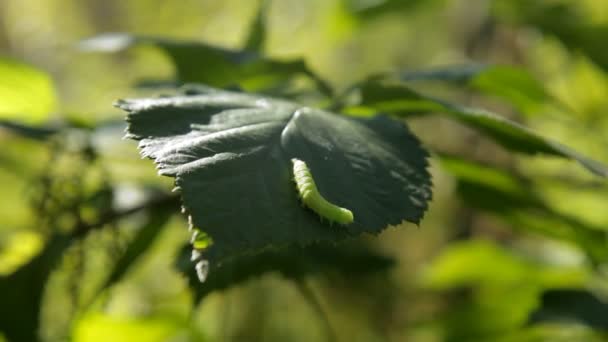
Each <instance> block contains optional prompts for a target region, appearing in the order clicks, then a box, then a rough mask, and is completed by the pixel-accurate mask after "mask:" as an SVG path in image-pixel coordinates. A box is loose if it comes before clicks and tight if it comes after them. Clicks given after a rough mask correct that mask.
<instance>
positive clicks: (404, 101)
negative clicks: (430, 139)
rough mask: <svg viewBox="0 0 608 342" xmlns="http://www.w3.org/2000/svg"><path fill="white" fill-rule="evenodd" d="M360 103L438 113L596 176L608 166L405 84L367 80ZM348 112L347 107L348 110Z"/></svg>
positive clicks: (401, 111)
mask: <svg viewBox="0 0 608 342" xmlns="http://www.w3.org/2000/svg"><path fill="white" fill-rule="evenodd" d="M359 90H360V92H361V100H360V105H362V106H367V107H371V108H373V109H375V110H378V111H380V112H387V113H391V114H395V115H412V114H428V113H438V114H442V115H446V116H447V117H449V118H451V119H454V120H456V121H458V122H461V123H463V124H465V125H467V126H469V127H471V128H474V129H476V130H478V131H480V132H481V133H483V134H484V135H486V136H488V137H489V138H492V139H493V140H495V141H496V142H497V143H499V144H501V145H502V146H504V147H506V148H508V149H510V150H513V151H516V152H522V153H527V154H536V153H544V154H548V155H554V156H560V157H565V158H570V159H573V160H576V161H577V162H579V163H580V164H581V165H582V166H584V167H585V168H586V169H587V170H589V171H591V172H593V173H594V174H596V175H599V176H602V177H606V176H608V169H607V168H606V167H605V166H604V165H602V164H601V163H599V162H597V161H595V160H593V159H590V158H588V157H586V156H584V155H582V154H580V153H578V152H576V151H574V150H572V149H571V148H569V147H567V146H565V145H562V144H560V143H557V142H554V141H552V140H549V139H546V138H543V137H541V136H540V135H538V134H536V133H535V132H533V131H532V130H530V129H528V128H526V127H524V126H522V125H520V124H518V123H516V122H513V121H510V120H508V119H507V118H505V117H502V116H500V115H497V114H494V113H492V112H490V111H487V110H484V109H478V108H470V107H464V106H460V105H456V104H452V103H449V102H446V101H443V100H439V99H435V98H432V97H428V96H424V95H421V94H419V93H417V92H415V91H414V90H412V89H410V88H408V87H407V86H405V85H402V84H395V83H384V82H366V83H365V84H363V85H362V86H361V88H360V89H359ZM347 111H348V109H347Z"/></svg>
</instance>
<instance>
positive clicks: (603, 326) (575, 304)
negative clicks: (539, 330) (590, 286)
mask: <svg viewBox="0 0 608 342" xmlns="http://www.w3.org/2000/svg"><path fill="white" fill-rule="evenodd" d="M606 313H608V302H607V301H606V300H605V299H604V300H602V299H601V298H599V297H598V296H596V295H595V294H593V293H590V292H588V291H585V290H581V289H553V290H547V291H546V292H545V293H543V295H542V300H541V305H540V308H539V309H538V310H537V311H536V312H534V313H533V314H532V315H531V316H530V323H540V322H560V323H579V324H584V325H587V326H589V327H592V328H594V329H599V330H604V331H608V315H606Z"/></svg>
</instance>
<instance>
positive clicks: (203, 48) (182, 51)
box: [80, 33, 332, 94]
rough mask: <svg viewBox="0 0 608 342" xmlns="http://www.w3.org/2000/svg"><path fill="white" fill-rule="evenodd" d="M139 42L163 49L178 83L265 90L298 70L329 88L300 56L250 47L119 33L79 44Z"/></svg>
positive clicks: (110, 47)
mask: <svg viewBox="0 0 608 342" xmlns="http://www.w3.org/2000/svg"><path fill="white" fill-rule="evenodd" d="M139 44H145V45H153V46H157V47H159V48H160V49H162V50H163V51H164V52H166V53H167V54H168V55H169V57H170V58H171V60H172V61H173V63H174V65H175V68H176V78H177V81H178V82H180V83H190V82H192V83H204V84H208V85H211V86H216V87H227V86H235V85H238V86H240V87H242V88H244V89H247V90H265V89H268V88H274V87H277V86H280V85H283V84H284V83H285V82H286V81H288V80H290V79H292V78H293V76H294V75H298V74H300V75H305V76H308V77H309V78H310V79H312V80H313V81H314V82H315V84H316V86H317V87H318V88H319V90H320V91H322V92H324V93H325V94H331V92H332V91H331V89H330V87H329V85H328V84H327V83H325V82H324V81H323V80H322V79H320V78H319V77H318V76H317V75H316V74H315V73H314V72H312V70H311V69H310V68H309V67H308V66H307V65H306V63H305V62H304V61H303V60H301V59H295V60H287V61H282V60H274V59H269V58H266V57H263V56H261V55H259V54H257V53H255V52H251V51H238V50H229V49H226V48H221V47H217V46H212V45H209V44H205V43H201V42H192V41H178V40H170V39H162V38H154V37H144V36H132V35H128V34H120V33H119V34H105V35H100V36H97V37H94V38H91V39H88V40H85V41H83V42H82V43H81V45H80V46H81V47H82V48H83V49H84V50H89V51H103V52H116V51H121V50H125V49H128V48H130V47H132V46H134V45H139Z"/></svg>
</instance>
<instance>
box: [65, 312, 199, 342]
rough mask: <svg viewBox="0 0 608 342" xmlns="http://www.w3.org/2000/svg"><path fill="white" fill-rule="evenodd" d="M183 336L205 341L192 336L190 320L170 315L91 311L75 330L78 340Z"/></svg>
mask: <svg viewBox="0 0 608 342" xmlns="http://www.w3.org/2000/svg"><path fill="white" fill-rule="evenodd" d="M180 338H186V339H187V340H188V341H202V340H203V339H202V338H201V337H200V336H198V338H197V336H195V335H194V336H193V335H192V331H190V329H189V328H188V325H187V324H186V322H183V321H180V320H178V319H177V318H174V317H168V316H159V317H145V318H138V317H121V316H118V315H116V316H112V315H104V314H89V315H86V316H85V317H84V318H83V319H81V320H80V321H79V322H78V323H77V325H76V329H75V332H74V341H76V342H98V341H99V342H102V341H113V342H121V341H124V342H130V341H134V340H137V341H146V342H154V341H158V342H164V341H173V339H176V340H179V339H180Z"/></svg>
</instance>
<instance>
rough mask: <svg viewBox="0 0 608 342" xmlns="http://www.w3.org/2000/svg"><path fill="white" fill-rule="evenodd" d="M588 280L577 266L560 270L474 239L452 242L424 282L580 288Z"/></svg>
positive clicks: (438, 285)
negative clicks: (576, 286) (522, 283)
mask: <svg viewBox="0 0 608 342" xmlns="http://www.w3.org/2000/svg"><path fill="white" fill-rule="evenodd" d="M587 278H588V276H587V273H586V272H585V271H584V270H583V269H580V268H577V267H559V266H550V265H545V264H542V263H541V262H539V261H534V260H531V259H527V258H525V257H522V256H520V255H517V254H516V253H515V252H514V251H512V250H509V249H508V248H506V247H501V246H499V245H497V244H496V243H493V242H492V241H485V240H473V241H466V242H461V243H454V244H452V245H450V246H449V247H448V248H446V249H445V250H444V251H443V253H442V254H441V255H440V256H439V257H437V258H436V259H435V260H433V262H432V264H431V265H430V266H429V268H428V270H427V272H426V273H425V275H424V278H423V282H424V284H425V285H426V286H429V287H430V288H434V289H449V288H459V287H465V286H494V287H511V286H517V284H518V283H521V282H523V281H525V282H526V284H528V285H532V286H567V285H579V284H581V283H583V282H584V281H585V280H586V279H587Z"/></svg>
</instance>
